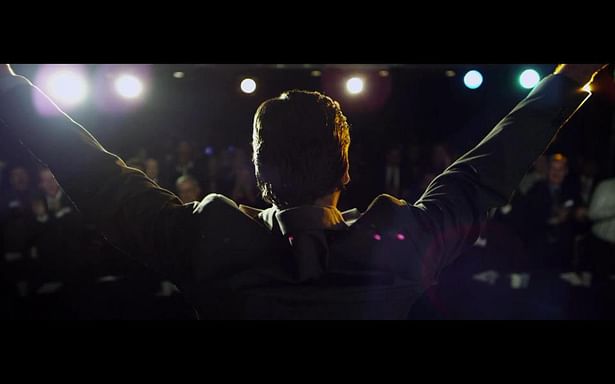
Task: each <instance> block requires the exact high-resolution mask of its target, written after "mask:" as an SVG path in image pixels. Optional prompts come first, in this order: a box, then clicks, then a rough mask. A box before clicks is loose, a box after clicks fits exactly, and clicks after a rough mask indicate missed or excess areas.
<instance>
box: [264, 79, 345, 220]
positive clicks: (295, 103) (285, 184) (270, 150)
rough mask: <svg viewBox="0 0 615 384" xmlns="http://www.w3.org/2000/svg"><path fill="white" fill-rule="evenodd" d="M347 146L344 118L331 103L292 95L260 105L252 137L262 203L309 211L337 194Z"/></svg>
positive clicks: (299, 93)
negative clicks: (307, 207) (306, 207)
mask: <svg viewBox="0 0 615 384" xmlns="http://www.w3.org/2000/svg"><path fill="white" fill-rule="evenodd" d="M349 145H350V130H349V125H348V123H347V121H346V117H345V116H344V114H343V113H342V111H341V109H340V106H339V104H338V103H337V102H336V101H334V100H332V99H331V98H330V97H327V96H325V95H323V94H321V93H319V92H308V91H298V90H293V91H288V92H285V93H283V94H282V95H280V96H279V97H277V98H273V99H269V100H267V101H265V102H264V103H262V104H261V105H260V107H259V108H258V110H257V111H256V114H255V116H254V131H253V137H252V147H253V150H254V157H253V161H254V166H255V171H256V179H257V184H258V187H259V189H260V191H261V194H262V196H263V199H264V200H265V201H267V202H269V203H272V204H275V205H276V206H277V207H280V208H283V207H292V206H297V205H309V204H313V203H314V201H315V200H317V199H319V198H321V197H323V196H327V195H329V194H331V193H333V192H335V191H337V190H340V189H342V187H343V185H344V183H345V182H347V181H348V177H345V175H347V172H348V147H349Z"/></svg>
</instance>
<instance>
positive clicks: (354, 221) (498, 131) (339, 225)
mask: <svg viewBox="0 0 615 384" xmlns="http://www.w3.org/2000/svg"><path fill="white" fill-rule="evenodd" d="M33 92H40V91H39V90H38V89H36V88H35V87H33V86H32V85H31V84H30V83H29V82H28V81H27V80H26V79H24V78H22V77H11V76H6V77H4V78H2V79H0V119H2V122H3V127H2V130H3V133H2V135H3V136H5V135H6V134H8V133H10V134H11V135H12V136H13V137H16V138H18V139H19V140H20V141H21V142H22V143H23V145H25V147H27V148H28V149H29V150H30V151H31V152H32V153H33V154H34V156H35V157H37V158H38V159H40V160H41V161H42V162H43V163H45V164H47V165H48V166H49V168H50V169H51V170H52V172H53V173H54V174H55V176H56V177H57V179H58V181H59V183H60V184H61V185H62V187H63V189H64V190H65V191H66V192H67V193H68V194H69V196H70V197H71V199H72V200H73V201H74V203H75V204H76V205H77V207H78V208H79V209H80V210H81V211H82V212H83V214H84V215H86V216H87V217H89V219H90V220H93V221H94V222H96V223H98V225H99V228H100V230H101V231H102V232H103V233H104V234H105V235H106V236H107V238H108V239H109V240H110V241H111V242H113V243H114V244H115V245H116V246H118V247H119V248H122V249H124V250H126V251H128V252H129V253H131V254H132V255H134V256H135V257H138V258H139V259H140V260H141V261H142V262H143V263H144V264H146V265H148V266H150V267H152V268H155V269H157V270H159V271H161V272H163V273H165V274H166V275H167V276H168V277H169V278H170V279H172V281H174V282H175V283H176V284H177V286H178V287H179V288H180V289H181V290H182V291H183V292H184V294H185V295H186V297H187V298H188V299H189V300H190V301H191V302H192V303H193V304H194V306H195V308H196V309H197V311H198V313H199V315H200V317H201V318H207V319H212V318H214V319H215V318H220V319H236V318H239V319H313V318H316V319H404V318H406V315H407V313H408V311H409V309H410V307H411V306H412V304H413V303H414V302H415V300H416V299H417V298H418V297H419V296H420V295H421V294H422V293H423V292H424V291H425V290H426V289H427V288H429V287H430V286H431V285H432V284H434V282H435V281H436V279H437V276H438V273H439V272H440V271H441V270H442V268H444V267H445V266H446V265H447V264H449V263H451V261H453V260H454V259H455V258H456V257H457V256H458V255H459V254H460V253H461V252H462V250H463V249H464V247H466V246H469V245H471V244H473V243H474V241H475V240H476V238H477V234H478V228H479V226H480V224H481V222H483V221H484V220H485V219H486V215H487V212H488V210H489V209H490V208H493V207H498V206H501V205H504V204H506V203H507V201H508V200H509V198H510V197H511V194H512V192H513V190H514V189H515V187H516V186H517V185H518V184H519V182H520V181H521V178H522V177H523V175H524V174H525V173H526V171H527V170H528V169H529V167H530V166H531V164H532V163H533V161H534V160H535V159H536V158H537V157H538V156H539V155H540V154H541V153H542V152H543V151H544V150H545V149H546V147H547V146H548V144H549V143H550V142H551V140H552V139H553V138H554V136H555V134H556V132H557V131H558V129H559V128H560V127H561V126H562V125H563V124H564V123H565V122H566V120H567V119H568V118H569V117H570V116H571V115H572V114H573V113H574V112H575V111H576V110H577V108H578V107H579V106H580V105H581V104H582V103H583V101H584V100H585V99H586V98H587V96H588V93H586V92H584V91H582V90H580V86H579V84H576V83H575V82H574V81H572V80H570V79H568V78H566V77H563V76H562V75H552V76H549V77H548V78H546V79H545V80H543V81H542V82H541V83H540V84H539V85H538V86H537V87H536V88H535V89H534V90H533V91H532V92H531V93H530V94H529V95H528V96H527V98H525V99H524V100H523V101H521V102H520V103H519V104H518V105H517V106H516V107H515V108H514V109H513V110H512V112H510V114H508V115H507V116H506V117H505V118H504V119H503V120H502V121H500V122H499V124H497V126H496V127H495V128H494V129H493V130H492V131H491V132H490V133H489V134H488V135H487V136H486V137H485V138H484V140H482V141H481V143H480V144H478V145H477V146H476V147H475V148H474V149H472V150H471V151H469V152H468V153H466V154H465V155H464V156H462V157H461V158H459V159H458V160H457V161H456V162H455V163H454V164H452V165H451V166H450V167H449V168H448V169H447V170H446V171H445V172H443V173H442V174H441V175H440V176H439V177H437V178H436V179H435V180H434V181H433V182H432V183H431V185H430V186H429V187H428V188H427V190H426V192H425V193H424V194H423V196H422V197H421V198H420V199H419V200H418V201H417V202H416V204H414V205H409V204H407V203H406V202H404V201H402V200H398V199H396V198H395V197H393V196H389V195H380V196H378V197H377V198H376V199H374V200H373V202H372V203H371V205H370V206H369V208H368V209H367V210H366V211H365V212H363V213H360V212H358V211H356V210H354V211H348V212H344V213H341V212H339V211H338V210H337V209H335V208H334V207H316V206H304V207H295V208H292V209H289V210H284V211H279V210H277V209H275V208H273V207H272V208H270V209H266V210H263V211H260V210H256V209H252V208H249V207H245V206H239V207H238V206H237V205H236V204H235V203H234V202H233V201H231V200H230V199H228V198H225V197H224V196H222V195H217V194H211V195H209V196H207V197H206V198H205V199H204V200H203V201H201V202H198V203H196V202H195V203H192V204H185V205H182V204H181V202H180V201H179V199H178V198H177V197H176V196H175V195H173V194H172V193H171V192H169V191H167V190H164V189H161V188H160V187H159V186H157V185H156V184H155V183H154V182H153V181H151V180H149V179H148V178H147V177H146V176H145V175H144V174H143V173H142V172H140V171H138V170H136V169H132V168H129V167H127V166H126V165H125V163H124V161H122V160H121V159H120V158H119V157H117V156H115V155H113V154H112V153H109V152H107V151H106V150H105V149H104V148H103V147H102V146H101V145H100V144H99V143H98V142H97V141H96V140H95V139H94V138H93V137H92V136H91V135H90V134H89V133H88V132H87V131H86V130H85V129H84V128H83V127H81V126H80V125H79V124H77V123H76V122H75V121H73V120H71V119H70V118H69V117H68V116H67V115H64V114H61V115H59V116H57V117H42V116H41V115H40V114H39V113H38V112H37V109H36V108H35V106H34V104H33V101H32V100H33V97H32V96H33V95H32V94H33ZM49 102H50V101H49ZM50 103H51V102H50Z"/></svg>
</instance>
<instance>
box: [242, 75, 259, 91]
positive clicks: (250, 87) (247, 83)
mask: <svg viewBox="0 0 615 384" xmlns="http://www.w3.org/2000/svg"><path fill="white" fill-rule="evenodd" d="M241 91H242V92H243V93H254V91H256V81H254V80H253V79H250V78H247V79H243V80H242V81H241Z"/></svg>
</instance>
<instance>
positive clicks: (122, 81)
mask: <svg viewBox="0 0 615 384" xmlns="http://www.w3.org/2000/svg"><path fill="white" fill-rule="evenodd" d="M115 90H116V92H117V93H118V94H119V95H120V96H122V97H124V98H126V99H134V98H136V97H139V96H140V95H141V93H143V83H142V82H141V80H139V79H138V78H137V77H135V76H133V75H122V76H120V77H118V78H117V79H116V80H115Z"/></svg>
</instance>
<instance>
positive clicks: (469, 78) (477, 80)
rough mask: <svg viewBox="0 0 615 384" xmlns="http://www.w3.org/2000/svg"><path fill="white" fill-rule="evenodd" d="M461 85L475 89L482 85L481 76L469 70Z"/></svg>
mask: <svg viewBox="0 0 615 384" xmlns="http://www.w3.org/2000/svg"><path fill="white" fill-rule="evenodd" d="M463 83H464V84H465V86H466V87H468V88H470V89H476V88H478V87H480V86H481V84H483V75H481V73H480V72H478V71H475V70H471V71H469V72H468V73H466V75H465V76H464V77H463Z"/></svg>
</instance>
